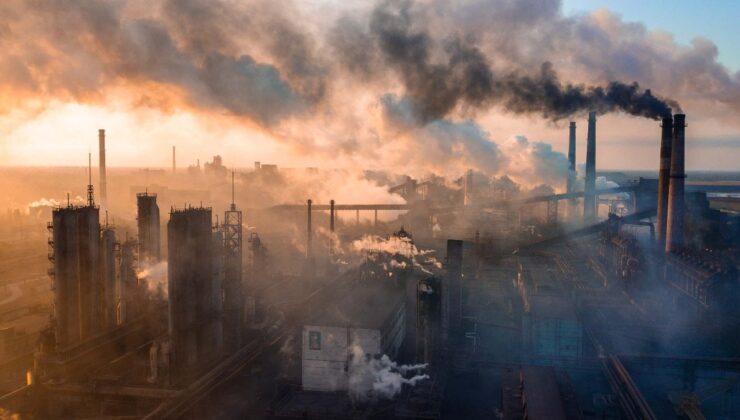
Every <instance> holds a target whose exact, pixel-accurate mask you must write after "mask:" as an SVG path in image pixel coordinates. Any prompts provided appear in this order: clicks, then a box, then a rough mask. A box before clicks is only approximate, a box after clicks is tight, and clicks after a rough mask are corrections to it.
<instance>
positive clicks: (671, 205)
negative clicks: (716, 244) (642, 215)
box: [665, 114, 686, 253]
mask: <svg viewBox="0 0 740 420" xmlns="http://www.w3.org/2000/svg"><path fill="white" fill-rule="evenodd" d="M685 129H686V115H684V114H676V115H674V116H673V143H672V144H671V180H670V183H669V186H668V217H667V220H668V224H667V226H666V243H665V252H666V253H670V252H672V251H677V250H678V249H680V248H681V247H683V233H684V232H683V218H684V182H685V178H686V172H685V167H684V166H685V165H684V158H685V156H684V155H685V149H684V148H685V143H686V139H685Z"/></svg>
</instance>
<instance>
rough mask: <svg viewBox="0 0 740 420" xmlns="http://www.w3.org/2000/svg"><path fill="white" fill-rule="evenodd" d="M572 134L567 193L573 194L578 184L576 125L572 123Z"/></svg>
mask: <svg viewBox="0 0 740 420" xmlns="http://www.w3.org/2000/svg"><path fill="white" fill-rule="evenodd" d="M569 128H570V133H569V136H568V186H567V188H566V191H567V192H569V193H570V192H573V188H574V184H575V182H576V123H575V121H571V122H570V127H569Z"/></svg>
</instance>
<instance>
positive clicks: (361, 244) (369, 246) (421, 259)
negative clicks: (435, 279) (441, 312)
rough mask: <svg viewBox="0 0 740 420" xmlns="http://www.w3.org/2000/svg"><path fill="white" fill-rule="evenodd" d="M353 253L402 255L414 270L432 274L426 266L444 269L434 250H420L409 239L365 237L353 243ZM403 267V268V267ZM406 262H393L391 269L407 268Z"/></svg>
mask: <svg viewBox="0 0 740 420" xmlns="http://www.w3.org/2000/svg"><path fill="white" fill-rule="evenodd" d="M351 250H352V251H354V252H356V253H360V254H365V253H367V252H382V253H385V254H390V255H400V256H403V257H405V258H407V259H409V260H410V261H411V264H412V265H413V266H414V268H416V269H419V270H420V271H422V272H424V273H427V274H430V275H431V274H432V272H431V271H429V270H428V269H427V268H426V267H425V266H434V267H436V268H438V269H441V268H442V263H441V262H440V261H439V260H437V259H436V258H435V257H434V255H432V254H433V253H434V251H432V250H424V249H419V248H417V246H416V245H415V244H414V242H413V240H412V239H411V238H409V237H401V236H396V235H391V236H390V237H388V238H384V237H382V236H377V235H369V234H366V235H363V236H362V238H360V239H357V240H355V241H352V248H351ZM402 265H403V267H401V266H402ZM405 267H406V265H405V262H399V261H396V260H391V262H390V268H393V269H396V268H405ZM384 268H385V269H386V270H388V269H389V267H388V266H387V265H384Z"/></svg>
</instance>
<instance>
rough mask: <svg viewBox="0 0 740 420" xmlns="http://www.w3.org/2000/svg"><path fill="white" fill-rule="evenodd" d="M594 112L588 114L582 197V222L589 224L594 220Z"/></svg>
mask: <svg viewBox="0 0 740 420" xmlns="http://www.w3.org/2000/svg"><path fill="white" fill-rule="evenodd" d="M595 191H596V112H594V111H591V112H589V113H588V137H587V143H586V188H585V195H584V196H583V221H584V222H586V223H591V222H593V221H594V219H595V218H596V195H595Z"/></svg>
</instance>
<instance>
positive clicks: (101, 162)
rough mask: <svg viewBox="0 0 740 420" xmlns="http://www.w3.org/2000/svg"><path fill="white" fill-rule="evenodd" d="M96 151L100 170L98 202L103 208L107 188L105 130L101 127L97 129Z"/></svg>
mask: <svg viewBox="0 0 740 420" xmlns="http://www.w3.org/2000/svg"><path fill="white" fill-rule="evenodd" d="M98 151H99V156H98V159H99V161H98V162H99V163H98V167H99V170H100V204H101V205H102V206H103V207H104V208H105V207H107V205H108V191H107V190H108V189H107V186H106V180H105V178H106V176H105V130H104V129H102V128H101V129H100V130H98Z"/></svg>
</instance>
